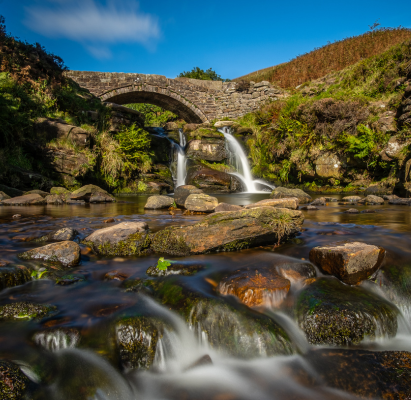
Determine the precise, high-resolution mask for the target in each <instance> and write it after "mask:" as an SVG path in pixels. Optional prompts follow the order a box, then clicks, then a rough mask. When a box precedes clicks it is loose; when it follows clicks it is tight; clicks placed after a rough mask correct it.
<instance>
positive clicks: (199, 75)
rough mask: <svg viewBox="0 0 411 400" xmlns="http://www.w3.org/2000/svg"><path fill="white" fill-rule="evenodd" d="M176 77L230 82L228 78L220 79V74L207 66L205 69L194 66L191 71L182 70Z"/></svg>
mask: <svg viewBox="0 0 411 400" xmlns="http://www.w3.org/2000/svg"><path fill="white" fill-rule="evenodd" d="M178 78H191V79H201V80H204V81H223V82H230V79H222V78H221V76H220V75H218V74H217V72H215V71H214V70H212V69H211V68H209V69H208V70H207V71H204V70H203V69H201V68H199V67H194V68H193V69H192V70H191V71H187V72H186V71H184V72H182V73H181V74H180V75H178Z"/></svg>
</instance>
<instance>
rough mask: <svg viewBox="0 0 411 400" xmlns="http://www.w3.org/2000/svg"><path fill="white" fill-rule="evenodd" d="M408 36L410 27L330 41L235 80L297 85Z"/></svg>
mask: <svg viewBox="0 0 411 400" xmlns="http://www.w3.org/2000/svg"><path fill="white" fill-rule="evenodd" d="M409 38H411V30H409V29H405V28H401V27H399V28H394V29H390V28H388V29H387V28H384V29H379V30H375V31H373V32H367V33H364V34H363V35H360V36H354V37H350V38H347V39H344V40H340V41H338V42H334V43H330V44H327V45H326V46H323V47H321V48H319V49H315V50H313V51H311V52H309V53H306V54H303V55H300V56H298V57H296V58H294V59H293V60H291V61H289V62H287V63H283V64H280V65H277V66H274V67H269V68H266V69H262V70H259V71H256V72H253V73H250V74H248V75H245V76H242V77H239V78H237V79H234V81H240V80H245V81H254V82H261V81H269V82H271V83H274V84H276V85H278V86H280V87H282V88H285V89H290V88H295V87H296V86H298V85H301V84H303V83H305V82H308V81H311V80H313V79H318V78H321V77H323V76H325V75H327V74H329V73H331V72H334V71H341V70H343V69H345V68H347V67H349V66H350V65H353V64H355V63H357V62H359V61H361V60H363V59H366V58H369V57H372V56H375V55H379V54H381V53H383V52H384V51H386V50H388V49H389V48H390V47H392V46H394V45H396V44H398V43H401V42H403V41H404V40H406V39H409Z"/></svg>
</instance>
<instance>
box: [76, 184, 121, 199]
mask: <svg viewBox="0 0 411 400" xmlns="http://www.w3.org/2000/svg"><path fill="white" fill-rule="evenodd" d="M97 195H99V196H101V197H99V196H97ZM70 198H71V200H84V201H86V202H91V200H93V201H96V200H100V199H101V201H103V202H110V201H116V199H115V198H114V197H113V196H112V195H111V194H109V193H108V192H106V191H105V190H103V189H101V188H100V187H98V186H96V185H86V186H83V187H81V188H80V189H77V190H75V191H74V192H72V193H71V195H70Z"/></svg>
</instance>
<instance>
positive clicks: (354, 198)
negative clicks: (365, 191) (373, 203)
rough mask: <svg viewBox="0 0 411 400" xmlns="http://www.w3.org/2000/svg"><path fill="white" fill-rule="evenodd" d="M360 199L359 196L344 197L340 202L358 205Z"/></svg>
mask: <svg viewBox="0 0 411 400" xmlns="http://www.w3.org/2000/svg"><path fill="white" fill-rule="evenodd" d="M361 199H362V197H360V196H345V197H343V198H342V201H344V202H350V203H358V202H359V201H360V200H361Z"/></svg>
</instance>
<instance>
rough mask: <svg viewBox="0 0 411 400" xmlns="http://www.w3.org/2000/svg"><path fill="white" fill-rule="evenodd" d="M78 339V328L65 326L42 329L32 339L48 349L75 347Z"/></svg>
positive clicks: (79, 337) (79, 336)
mask: <svg viewBox="0 0 411 400" xmlns="http://www.w3.org/2000/svg"><path fill="white" fill-rule="evenodd" d="M80 339H81V335H80V331H79V330H78V329H76V328H65V327H61V328H51V329H44V330H42V331H39V332H36V333H35V334H34V335H33V341H34V342H35V343H36V344H37V345H38V346H41V347H43V348H45V349H46V350H49V351H58V350H62V349H67V348H73V347H77V346H78V344H79V343H80Z"/></svg>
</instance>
